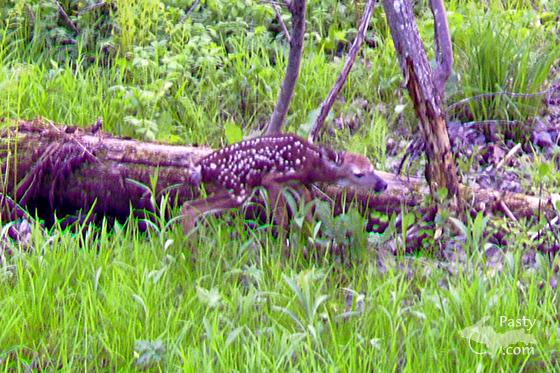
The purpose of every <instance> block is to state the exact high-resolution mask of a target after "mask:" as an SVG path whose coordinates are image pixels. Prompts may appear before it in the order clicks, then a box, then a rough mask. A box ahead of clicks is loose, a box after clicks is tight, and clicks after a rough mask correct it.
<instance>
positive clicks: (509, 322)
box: [459, 316, 537, 356]
mask: <svg viewBox="0 0 560 373" xmlns="http://www.w3.org/2000/svg"><path fill="white" fill-rule="evenodd" d="M488 319H489V317H488V316H485V317H483V318H482V319H480V320H479V321H478V322H477V323H476V324H474V325H473V326H469V327H468V328H465V329H463V330H461V331H460V332H459V334H460V335H461V336H462V337H463V338H465V339H467V340H468V343H469V348H470V349H471V351H472V352H474V353H475V354H478V355H484V354H488V355H490V356H496V355H497V354H498V353H501V354H502V355H521V354H530V355H532V354H534V353H535V347H534V346H529V345H536V344H537V340H536V339H535V337H534V336H533V335H532V334H529V332H530V331H531V329H532V328H533V326H535V323H536V320H532V319H528V318H526V317H525V316H523V318H521V319H510V318H508V317H507V316H500V326H507V327H510V328H514V327H523V328H519V329H513V330H508V331H506V332H505V333H498V332H496V330H494V328H493V327H491V326H487V325H484V324H485V323H486V321H488ZM473 342H476V343H473ZM477 343H478V344H481V345H482V346H478V345H477ZM520 344H523V347H520V346H519V345H520Z"/></svg>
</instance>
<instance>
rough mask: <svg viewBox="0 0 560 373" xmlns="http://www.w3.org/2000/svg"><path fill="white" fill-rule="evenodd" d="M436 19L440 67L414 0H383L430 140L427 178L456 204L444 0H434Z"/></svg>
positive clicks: (422, 127) (433, 188) (432, 188)
mask: <svg viewBox="0 0 560 373" xmlns="http://www.w3.org/2000/svg"><path fill="white" fill-rule="evenodd" d="M430 6H431V8H432V13H433V15H434V20H435V39H436V62H437V65H436V68H435V69H434V70H432V69H431V68H430V64H429V61H428V58H427V56H426V51H425V49H424V44H423V43H422V40H421V39H420V34H419V32H418V27H417V26H416V22H415V20H414V15H413V12H412V5H411V3H410V0H383V7H384V8H385V14H386V16H387V20H388V22H389V27H390V29H391V35H392V37H393V41H394V43H395V48H396V50H397V55H398V58H399V62H400V65H401V70H402V72H403V75H404V78H405V85H406V88H407V90H408V93H409V95H410V97H411V99H412V102H413V104H414V109H415V111H416V115H417V116H418V119H419V120H420V131H421V133H422V136H423V138H424V142H425V144H426V156H427V164H426V180H427V181H428V184H429V186H430V191H431V193H432V195H433V196H434V197H436V192H437V190H438V189H440V188H447V191H448V197H449V198H451V199H452V201H453V202H454V204H455V207H457V208H460V207H461V206H462V203H461V199H460V195H459V183H458V180H457V171H456V167H455V163H454V160H453V155H452V153H451V144H450V142H449V134H448V133H447V123H446V120H445V111H444V109H443V96H444V92H445V83H446V81H447V78H448V77H449V75H450V73H451V66H452V64H453V52H452V49H451V39H450V36H449V26H448V24H447V17H446V14H445V7H444V5H443V0H430Z"/></svg>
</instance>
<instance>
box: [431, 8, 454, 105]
mask: <svg viewBox="0 0 560 373" xmlns="http://www.w3.org/2000/svg"><path fill="white" fill-rule="evenodd" d="M430 8H431V9H432V14H433V15H434V24H435V26H434V34H435V41H436V61H437V66H436V68H435V70H434V73H433V75H434V80H435V81H434V86H435V88H436V91H437V92H438V94H439V96H440V98H443V96H444V93H445V83H446V82H447V79H448V78H449V75H451V71H452V69H453V48H452V45H451V35H450V34H449V24H448V23H447V15H446V13H445V5H444V4H443V0H430Z"/></svg>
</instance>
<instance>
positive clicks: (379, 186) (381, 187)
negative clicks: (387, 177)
mask: <svg viewBox="0 0 560 373" xmlns="http://www.w3.org/2000/svg"><path fill="white" fill-rule="evenodd" d="M385 189H387V183H386V182H385V181H384V180H383V179H381V178H378V179H377V182H376V183H375V186H374V187H373V190H374V191H376V192H383V191H385Z"/></svg>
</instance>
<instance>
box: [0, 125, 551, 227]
mask: <svg viewBox="0 0 560 373" xmlns="http://www.w3.org/2000/svg"><path fill="white" fill-rule="evenodd" d="M211 151H212V149H210V148H207V147H190V146H172V145H165V144H154V143H144V142H139V141H136V140H130V139H122V138H115V137H112V136H110V135H108V134H105V133H102V132H101V131H98V132H96V133H95V134H92V133H91V130H89V129H80V128H75V127H57V126H54V125H53V124H51V123H47V122H45V121H42V120H35V121H32V122H20V123H19V126H17V127H15V128H14V127H12V128H9V129H6V130H4V131H1V132H0V169H1V170H2V175H4V176H3V177H2V178H0V191H2V193H1V194H0V209H1V210H0V211H1V212H2V221H4V222H5V221H7V220H11V219H15V218H18V217H21V209H17V208H16V207H15V205H14V204H13V202H12V201H16V202H17V203H18V204H19V205H20V206H22V207H24V208H25V209H26V210H28V211H31V215H34V214H35V211H36V212H37V213H38V214H39V216H41V217H42V218H43V219H45V220H46V221H47V223H49V222H50V223H52V221H53V219H54V213H56V216H57V217H59V218H61V217H63V216H64V215H66V214H75V213H76V211H79V210H82V211H86V212H87V211H89V210H90V209H91V210H92V212H93V216H94V218H95V217H98V218H103V217H105V218H111V219H119V220H125V219H126V218H128V217H129V216H130V212H131V209H132V211H133V212H136V214H137V215H140V216H143V215H142V214H143V213H144V211H154V210H155V208H156V206H157V205H158V204H159V202H160V200H161V197H162V196H163V195H164V194H165V193H167V192H168V193H169V195H170V206H169V207H173V206H177V205H180V204H182V203H184V202H185V201H187V200H190V199H194V198H198V190H197V188H196V186H195V185H196V184H195V183H193V182H192V181H191V174H190V171H189V170H190V169H192V166H193V163H194V162H196V161H197V160H198V159H200V158H201V157H204V156H205V155H207V154H209V153H210V152H211ZM378 173H379V175H380V176H381V177H382V178H383V179H384V180H385V181H386V182H387V183H388V185H389V187H388V189H387V191H386V192H384V193H383V194H378V195H376V194H372V193H371V192H369V191H367V190H360V189H341V188H339V187H336V186H325V187H324V188H322V191H323V192H321V193H316V196H318V197H321V198H324V199H327V200H332V201H335V203H336V209H335V210H337V211H340V210H341V209H342V208H343V207H345V204H344V203H343V202H344V201H347V203H349V202H350V201H352V200H354V201H356V202H357V204H358V206H359V207H360V208H361V209H362V210H363V211H367V210H376V211H380V212H382V213H386V214H392V213H399V212H400V211H401V209H402V207H403V206H408V207H410V208H414V207H419V206H420V205H421V204H422V202H423V201H424V198H425V196H426V195H427V194H429V189H428V187H427V185H426V183H425V182H423V181H422V180H420V179H416V178H408V179H406V180H404V179H401V178H400V177H399V176H396V175H393V174H389V173H383V172H378ZM142 185H145V186H142ZM152 186H153V188H152ZM152 189H153V190H152ZM459 190H460V192H461V194H462V196H463V198H465V200H467V201H470V202H472V206H475V207H476V208H477V209H479V210H486V211H487V212H491V213H494V212H496V211H500V209H501V206H502V205H505V206H507V207H508V209H509V210H510V211H511V212H512V213H513V214H514V215H515V216H516V217H517V218H521V217H528V216H532V215H535V214H536V213H537V211H541V212H544V213H546V214H548V215H549V216H551V215H553V214H554V213H555V211H554V205H553V201H557V200H558V199H559V197H558V196H557V195H546V196H543V197H542V198H539V197H536V196H528V195H523V194H516V193H508V192H499V191H495V190H490V189H473V188H469V187H465V186H461V187H460V188H459ZM152 192H153V193H152ZM7 197H9V198H7ZM539 205H540V207H539Z"/></svg>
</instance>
